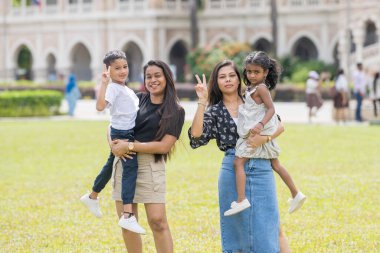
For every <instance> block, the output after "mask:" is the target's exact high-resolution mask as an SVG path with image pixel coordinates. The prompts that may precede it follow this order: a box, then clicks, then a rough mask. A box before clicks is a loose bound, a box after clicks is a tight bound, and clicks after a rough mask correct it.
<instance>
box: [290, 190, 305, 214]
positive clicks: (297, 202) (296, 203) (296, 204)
mask: <svg viewBox="0 0 380 253" xmlns="http://www.w3.org/2000/svg"><path fill="white" fill-rule="evenodd" d="M305 200H306V196H305V195H303V193H302V192H300V191H299V192H298V193H297V195H296V196H295V197H294V199H292V198H290V199H289V200H288V202H289V204H290V207H289V210H288V212H289V213H293V212H295V211H297V210H298V209H299V208H300V207H301V206H302V205H303V202H305Z"/></svg>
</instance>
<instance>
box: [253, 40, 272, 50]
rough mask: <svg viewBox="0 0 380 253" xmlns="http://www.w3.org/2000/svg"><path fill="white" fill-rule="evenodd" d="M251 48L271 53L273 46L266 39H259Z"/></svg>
mask: <svg viewBox="0 0 380 253" xmlns="http://www.w3.org/2000/svg"><path fill="white" fill-rule="evenodd" d="M251 48H252V49H253V50H257V51H264V52H266V53H269V52H271V51H272V48H273V44H272V43H271V42H270V41H269V40H267V39H266V38H259V39H258V40H256V41H255V42H254V43H253V44H252V45H251Z"/></svg>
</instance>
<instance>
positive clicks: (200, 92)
mask: <svg viewBox="0 0 380 253" xmlns="http://www.w3.org/2000/svg"><path fill="white" fill-rule="evenodd" d="M195 78H196V79H197V81H198V83H197V84H196V85H195V92H196V93H197V96H198V99H199V101H200V102H202V103H205V104H206V103H207V100H208V94H207V82H206V76H205V74H202V79H203V80H202V81H201V79H200V78H199V76H198V75H195Z"/></svg>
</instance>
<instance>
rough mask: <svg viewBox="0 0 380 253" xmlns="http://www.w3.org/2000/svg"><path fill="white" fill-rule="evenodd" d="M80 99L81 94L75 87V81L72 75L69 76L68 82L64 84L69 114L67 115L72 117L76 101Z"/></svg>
mask: <svg viewBox="0 0 380 253" xmlns="http://www.w3.org/2000/svg"><path fill="white" fill-rule="evenodd" d="M80 97H81V93H80V91H79V88H78V86H77V82H76V80H75V76H74V74H72V73H71V74H70V75H69V80H68V82H67V84H66V88H65V98H66V100H67V103H68V106H69V112H68V114H69V115H70V116H74V112H75V107H76V105H77V101H78V99H79V98H80Z"/></svg>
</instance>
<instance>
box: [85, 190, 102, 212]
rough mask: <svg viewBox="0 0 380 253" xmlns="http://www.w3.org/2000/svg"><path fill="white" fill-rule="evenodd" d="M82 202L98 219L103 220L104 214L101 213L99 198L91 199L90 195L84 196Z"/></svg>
mask: <svg viewBox="0 0 380 253" xmlns="http://www.w3.org/2000/svg"><path fill="white" fill-rule="evenodd" d="M80 201H81V202H82V203H83V204H84V205H85V206H86V207H87V208H88V209H89V210H90V212H91V213H93V214H94V215H95V216H96V217H98V218H101V217H102V212H100V207H99V198H97V199H90V193H87V194H85V195H83V196H82V197H81V198H80Z"/></svg>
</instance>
